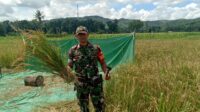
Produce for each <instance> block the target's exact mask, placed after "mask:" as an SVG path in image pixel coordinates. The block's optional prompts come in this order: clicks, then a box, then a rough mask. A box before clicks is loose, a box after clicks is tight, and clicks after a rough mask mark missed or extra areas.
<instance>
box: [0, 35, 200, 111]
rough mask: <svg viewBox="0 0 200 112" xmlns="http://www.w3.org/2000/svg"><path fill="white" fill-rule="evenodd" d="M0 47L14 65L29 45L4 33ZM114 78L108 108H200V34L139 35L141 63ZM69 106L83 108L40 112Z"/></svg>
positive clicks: (0, 56) (1, 57)
mask: <svg viewBox="0 0 200 112" xmlns="http://www.w3.org/2000/svg"><path fill="white" fill-rule="evenodd" d="M118 35H119V34H109V35H107V34H103V35H97V34H91V38H94V37H95V38H107V37H115V36H118ZM120 35H127V34H120ZM67 38H72V36H67ZM53 39H54V38H53ZM56 39H58V38H56ZM62 39H65V38H62ZM0 49H1V52H0V64H1V66H3V67H4V68H9V67H11V66H12V63H13V62H14V61H15V60H16V58H17V57H18V56H20V55H21V54H22V51H23V43H22V41H21V39H20V38H12V37H10V38H1V37H0ZM111 76H112V79H111V80H110V81H106V82H105V83H106V84H105V88H104V91H105V98H106V105H107V106H106V112H200V33H198V32H192V33H184V32H181V33H173V32H172V33H138V34H136V58H135V63H134V64H124V65H121V66H120V67H119V68H118V69H117V70H116V71H113V72H112V73H111ZM91 109H92V110H93V108H92V107H91ZM67 110H70V111H72V112H76V111H78V107H77V103H76V101H75V102H61V103H59V104H52V105H50V106H49V107H45V110H38V112H40V111H41V112H62V111H67Z"/></svg>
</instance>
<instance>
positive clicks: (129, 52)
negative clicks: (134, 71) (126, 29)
mask: <svg viewBox="0 0 200 112" xmlns="http://www.w3.org/2000/svg"><path fill="white" fill-rule="evenodd" d="M89 41H90V42H91V43H93V44H98V45H99V46H100V47H101V49H102V51H103V53H104V56H105V60H106V63H107V65H108V66H110V67H112V68H114V67H116V66H117V65H119V64H121V63H126V62H132V61H133V58H134V43H135V39H134V37H133V35H129V36H124V37H112V38H106V39H89ZM50 43H52V44H54V45H57V46H58V47H60V48H61V51H62V53H63V55H66V54H67V53H68V50H69V49H70V48H71V47H72V46H74V45H76V44H78V41H77V40H76V39H75V38H74V39H68V40H57V41H55V40H54V41H50ZM27 63H28V64H29V65H30V66H28V67H27V68H28V69H30V70H35V71H45V72H46V71H48V68H46V67H45V66H42V63H41V62H40V61H39V60H37V59H36V58H34V57H29V58H28V60H27ZM66 63H67V59H66ZM38 65H40V66H38ZM99 67H100V66H99Z"/></svg>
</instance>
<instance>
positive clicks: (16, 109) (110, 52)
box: [0, 36, 135, 112]
mask: <svg viewBox="0 0 200 112" xmlns="http://www.w3.org/2000/svg"><path fill="white" fill-rule="evenodd" d="M90 42H91V43H94V44H98V45H100V47H101V48H102V50H103V53H104V55H105V59H106V62H107V64H108V65H109V66H111V67H116V66H117V65H119V64H121V63H127V62H132V61H133V58H134V44H135V39H134V37H133V36H125V37H114V38H107V39H90ZM51 43H53V44H55V45H58V46H59V47H60V48H61V50H62V52H63V54H65V53H67V52H68V50H69V48H70V47H71V46H73V45H75V44H77V40H75V39H69V40H60V41H51ZM66 60H67V59H66ZM28 63H31V64H35V66H32V67H30V68H29V69H30V70H27V71H25V72H21V73H15V74H3V77H2V78H1V79H0V112H31V111H35V109H36V108H43V107H44V106H46V105H49V104H54V103H57V102H61V101H72V100H75V99H76V97H75V91H73V85H69V84H67V83H64V81H62V80H61V78H59V77H56V80H53V79H51V78H52V74H49V73H48V72H44V71H45V70H44V71H43V72H41V71H42V70H41V68H42V67H41V66H40V64H39V62H37V59H28ZM37 75H43V76H44V77H45V86H44V87H27V86H24V82H23V80H24V77H26V76H37Z"/></svg>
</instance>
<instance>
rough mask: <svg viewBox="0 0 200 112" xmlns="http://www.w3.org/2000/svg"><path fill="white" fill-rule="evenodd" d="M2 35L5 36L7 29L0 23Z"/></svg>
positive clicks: (0, 34)
mask: <svg viewBox="0 0 200 112" xmlns="http://www.w3.org/2000/svg"><path fill="white" fill-rule="evenodd" d="M0 36H5V29H4V26H3V24H1V23H0Z"/></svg>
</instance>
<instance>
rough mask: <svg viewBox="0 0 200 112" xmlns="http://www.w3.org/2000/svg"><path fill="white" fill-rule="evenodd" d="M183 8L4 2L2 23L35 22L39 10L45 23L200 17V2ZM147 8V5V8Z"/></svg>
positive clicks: (60, 0)
mask: <svg viewBox="0 0 200 112" xmlns="http://www.w3.org/2000/svg"><path fill="white" fill-rule="evenodd" d="M189 1H191V2H188V1H187V4H185V5H184V6H181V7H178V6H177V4H181V3H184V2H186V0H112V1H110V0H40V1H39V0H1V1H0V5H1V7H0V20H5V19H9V20H13V19H14V20H16V19H18V20H21V19H28V20H31V19H33V18H34V16H33V15H34V13H35V11H36V9H40V10H41V11H42V12H43V13H44V14H45V19H53V18H65V17H76V15H77V14H76V13H77V9H76V5H77V4H79V16H81V17H83V16H90V15H99V16H103V17H106V18H111V19H115V18H117V19H119V18H128V19H141V20H160V19H164V20H166V19H167V20H174V19H180V18H185V19H192V18H197V17H200V2H199V1H198V0H189ZM145 3H150V4H153V5H154V8H153V9H151V10H147V9H145V8H140V9H139V10H138V9H136V7H134V6H135V4H140V6H142V4H145ZM116 6H117V8H116ZM144 6H145V5H144Z"/></svg>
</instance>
